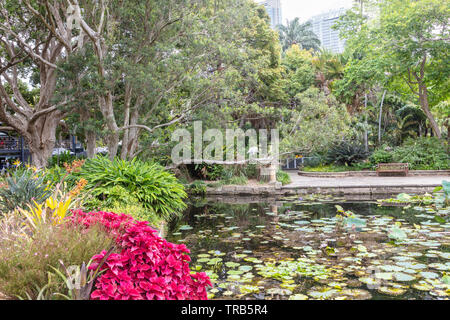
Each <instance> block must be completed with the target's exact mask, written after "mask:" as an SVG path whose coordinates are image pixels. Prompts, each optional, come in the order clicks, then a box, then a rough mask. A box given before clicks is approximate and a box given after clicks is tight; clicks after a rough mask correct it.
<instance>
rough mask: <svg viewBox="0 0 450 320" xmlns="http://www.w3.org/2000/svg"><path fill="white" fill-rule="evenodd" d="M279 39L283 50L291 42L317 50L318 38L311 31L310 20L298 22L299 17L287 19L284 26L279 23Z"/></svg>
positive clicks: (307, 48) (290, 44)
mask: <svg viewBox="0 0 450 320" xmlns="http://www.w3.org/2000/svg"><path fill="white" fill-rule="evenodd" d="M277 28H278V30H279V33H280V41H281V44H282V47H283V51H286V50H287V49H289V48H290V47H291V46H292V45H293V44H297V45H299V46H300V47H301V48H302V49H306V50H309V49H313V50H319V47H320V40H319V38H317V35H316V34H315V33H314V32H313V31H312V24H311V22H309V21H308V22H305V23H300V20H299V18H295V19H294V20H291V21H287V24H286V26H284V25H279V26H278V27H277Z"/></svg>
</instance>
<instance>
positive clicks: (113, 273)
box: [73, 211, 211, 300]
mask: <svg viewBox="0 0 450 320" xmlns="http://www.w3.org/2000/svg"><path fill="white" fill-rule="evenodd" d="M73 222H74V223H75V224H80V225H83V226H85V227H87V228H88V230H89V228H90V226H91V225H92V224H95V223H100V224H102V225H104V226H105V227H106V228H107V230H108V231H110V232H111V233H112V234H114V235H118V238H117V240H116V244H117V246H118V250H119V253H113V254H111V255H110V256H109V257H108V258H107V260H106V264H104V265H103V267H102V268H101V270H102V271H104V273H103V274H102V275H101V276H100V277H99V278H98V281H97V282H96V284H95V288H96V290H94V291H93V292H92V295H91V299H94V300H165V299H191V300H196V299H206V287H207V286H211V282H210V280H209V278H208V277H207V276H206V274H205V273H195V274H191V272H190V270H189V264H188V262H189V261H190V258H189V256H188V255H187V254H188V253H189V250H188V249H187V248H186V246H185V245H184V244H178V245H177V244H172V243H169V242H167V241H166V240H164V239H162V238H160V237H158V236H157V235H156V231H155V230H153V229H151V228H150V227H149V226H148V225H147V222H140V221H135V220H133V219H132V218H131V216H126V215H117V214H114V213H106V212H90V213H84V212H81V211H77V212H76V213H75V215H74V217H73ZM106 254H107V252H106V251H102V253H100V254H98V255H96V256H94V257H93V260H94V263H93V264H91V266H90V267H89V268H90V269H91V270H92V269H96V268H97V267H98V262H100V261H101V260H102V259H103V258H104V257H105V255H106Z"/></svg>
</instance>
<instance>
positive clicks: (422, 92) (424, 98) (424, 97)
mask: <svg viewBox="0 0 450 320" xmlns="http://www.w3.org/2000/svg"><path fill="white" fill-rule="evenodd" d="M419 101H420V106H421V107H422V110H423V112H424V113H425V115H426V116H427V118H428V121H430V125H431V128H432V129H433V133H434V135H435V136H436V137H438V138H439V139H441V137H442V135H441V130H440V129H439V126H438V124H437V122H436V120H435V119H434V116H433V114H432V113H431V111H430V107H429V104H428V89H427V87H426V86H425V85H424V84H423V83H419Z"/></svg>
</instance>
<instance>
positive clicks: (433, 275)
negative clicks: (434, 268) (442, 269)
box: [419, 272, 439, 279]
mask: <svg viewBox="0 0 450 320" xmlns="http://www.w3.org/2000/svg"><path fill="white" fill-rule="evenodd" d="M419 274H420V275H421V276H422V277H424V278H426V279H436V278H438V277H439V275H438V274H437V273H435V272H420V273H419Z"/></svg>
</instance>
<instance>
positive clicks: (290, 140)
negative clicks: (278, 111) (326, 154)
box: [280, 88, 350, 154]
mask: <svg viewBox="0 0 450 320" xmlns="http://www.w3.org/2000/svg"><path fill="white" fill-rule="evenodd" d="M296 98H297V99H298V101H299V104H298V106H297V107H296V108H295V109H294V110H291V111H286V113H287V114H286V115H285V119H287V121H286V122H285V123H283V124H282V125H281V134H280V135H281V136H282V140H281V143H280V148H281V152H283V153H285V152H286V153H292V152H301V153H303V154H311V153H319V152H323V151H324V150H328V149H329V148H330V146H332V145H333V144H334V143H335V142H336V141H340V140H342V139H343V138H345V137H346V136H347V135H348V134H349V132H350V127H349V124H350V117H349V115H348V113H347V110H346V109H345V106H344V105H343V104H340V103H338V101H337V100H336V99H335V98H334V97H333V95H329V96H326V95H325V94H324V93H323V92H321V91H320V90H319V89H318V88H309V89H308V90H306V91H305V92H303V93H299V94H298V95H297V97H296Z"/></svg>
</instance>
